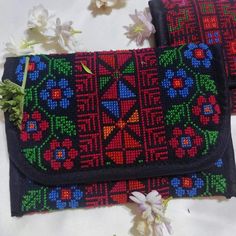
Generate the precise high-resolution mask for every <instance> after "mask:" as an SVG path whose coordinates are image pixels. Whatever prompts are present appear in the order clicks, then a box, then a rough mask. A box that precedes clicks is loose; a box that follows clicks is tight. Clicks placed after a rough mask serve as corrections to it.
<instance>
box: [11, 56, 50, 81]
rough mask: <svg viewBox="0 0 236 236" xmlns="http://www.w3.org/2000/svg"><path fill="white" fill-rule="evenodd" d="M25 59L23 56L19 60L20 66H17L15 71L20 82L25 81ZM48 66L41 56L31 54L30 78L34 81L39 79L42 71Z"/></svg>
mask: <svg viewBox="0 0 236 236" xmlns="http://www.w3.org/2000/svg"><path fill="white" fill-rule="evenodd" d="M25 61H26V58H25V57H22V58H21V59H20V61H19V64H18V66H17V67H16V72H15V73H16V78H17V81H18V82H22V81H23V77H24V68H25ZM46 68H47V66H46V64H45V63H44V62H43V61H41V58H40V56H31V57H30V62H29V66H28V78H29V79H30V80H32V81H35V80H37V79H38V78H39V76H40V72H41V71H44V70H45V69H46Z"/></svg>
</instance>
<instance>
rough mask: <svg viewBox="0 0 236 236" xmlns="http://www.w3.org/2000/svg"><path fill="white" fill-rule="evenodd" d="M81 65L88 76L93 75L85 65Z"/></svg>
mask: <svg viewBox="0 0 236 236" xmlns="http://www.w3.org/2000/svg"><path fill="white" fill-rule="evenodd" d="M81 65H82V67H83V69H84V70H85V71H86V72H87V73H88V74H91V75H93V72H92V71H91V70H90V69H89V68H88V67H87V66H86V65H85V64H84V63H82V62H81Z"/></svg>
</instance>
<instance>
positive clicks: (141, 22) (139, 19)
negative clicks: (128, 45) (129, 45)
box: [125, 9, 156, 45]
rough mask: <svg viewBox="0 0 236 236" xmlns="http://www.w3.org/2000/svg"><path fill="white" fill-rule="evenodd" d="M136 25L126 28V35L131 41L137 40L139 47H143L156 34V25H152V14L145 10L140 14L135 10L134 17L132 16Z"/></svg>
mask: <svg viewBox="0 0 236 236" xmlns="http://www.w3.org/2000/svg"><path fill="white" fill-rule="evenodd" d="M130 17H131V19H132V20H133V21H134V24H132V25H131V24H130V25H129V26H125V28H126V29H127V31H128V32H126V35H127V37H128V38H130V39H131V40H135V41H136V43H137V45H142V44H143V41H144V40H145V39H147V38H149V37H150V36H151V34H154V33H155V32H156V30H155V27H154V25H153V24H152V16H151V13H150V12H149V11H148V10H147V9H145V10H144V11H140V12H138V11H137V10H135V14H134V15H130Z"/></svg>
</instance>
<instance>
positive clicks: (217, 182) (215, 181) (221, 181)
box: [209, 174, 227, 193]
mask: <svg viewBox="0 0 236 236" xmlns="http://www.w3.org/2000/svg"><path fill="white" fill-rule="evenodd" d="M226 186H227V184H226V179H225V178H224V176H223V175H212V174H210V183H209V187H210V189H212V190H213V191H214V192H216V193H225V191H226Z"/></svg>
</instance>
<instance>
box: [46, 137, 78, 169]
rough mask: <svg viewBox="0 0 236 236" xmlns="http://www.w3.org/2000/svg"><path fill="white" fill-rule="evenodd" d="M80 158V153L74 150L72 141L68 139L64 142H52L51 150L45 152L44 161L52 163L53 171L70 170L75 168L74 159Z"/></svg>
mask: <svg viewBox="0 0 236 236" xmlns="http://www.w3.org/2000/svg"><path fill="white" fill-rule="evenodd" d="M77 156H78V151H77V150H76V149H75V148H73V145H72V141H71V140H70V139H69V138H67V139H64V140H63V141H62V142H59V141H58V140H55V139H54V140H52V141H51V142H50V148H49V149H48V150H46V151H45V152H44V155H43V157H44V159H45V160H46V161H48V162H50V165H51V168H52V169H53V170H59V169H60V168H65V169H67V170H70V169H72V168H73V166H74V162H73V161H74V159H75V158H76V157H77Z"/></svg>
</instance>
